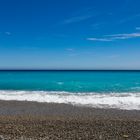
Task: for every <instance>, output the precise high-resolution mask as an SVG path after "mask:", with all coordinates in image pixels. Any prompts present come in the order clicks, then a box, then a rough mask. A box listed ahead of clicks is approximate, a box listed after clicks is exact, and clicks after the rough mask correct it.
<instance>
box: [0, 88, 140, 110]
mask: <svg viewBox="0 0 140 140" xmlns="http://www.w3.org/2000/svg"><path fill="white" fill-rule="evenodd" d="M0 100H17V101H37V102H47V103H66V104H73V105H83V106H90V107H95V108H118V109H126V110H134V109H135V110H140V93H109V94H100V93H70V92H55V91H7V90H1V91H0Z"/></svg>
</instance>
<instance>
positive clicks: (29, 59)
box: [0, 0, 140, 69]
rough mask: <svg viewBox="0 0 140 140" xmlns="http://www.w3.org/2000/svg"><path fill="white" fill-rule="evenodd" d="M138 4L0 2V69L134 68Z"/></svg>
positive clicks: (107, 0)
mask: <svg viewBox="0 0 140 140" xmlns="http://www.w3.org/2000/svg"><path fill="white" fill-rule="evenodd" d="M139 6H140V0H0V69H140V8H139Z"/></svg>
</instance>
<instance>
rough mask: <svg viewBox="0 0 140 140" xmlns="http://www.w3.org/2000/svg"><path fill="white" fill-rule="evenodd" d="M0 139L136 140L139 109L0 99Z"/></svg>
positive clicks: (138, 126) (138, 133)
mask: <svg viewBox="0 0 140 140" xmlns="http://www.w3.org/2000/svg"><path fill="white" fill-rule="evenodd" d="M0 138H1V139H2V140H139V139H140V111H136V110H129V111H128V110H119V109H95V108H90V107H82V106H73V105H68V104H53V103H52V104H51V103H37V102H26V101H0Z"/></svg>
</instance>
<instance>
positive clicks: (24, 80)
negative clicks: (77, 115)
mask: <svg viewBox="0 0 140 140" xmlns="http://www.w3.org/2000/svg"><path fill="white" fill-rule="evenodd" d="M0 100H20V101H23V100H27V101H37V102H54V103H70V104H74V105H88V106H92V107H109V108H120V109H138V110H140V71H0Z"/></svg>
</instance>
